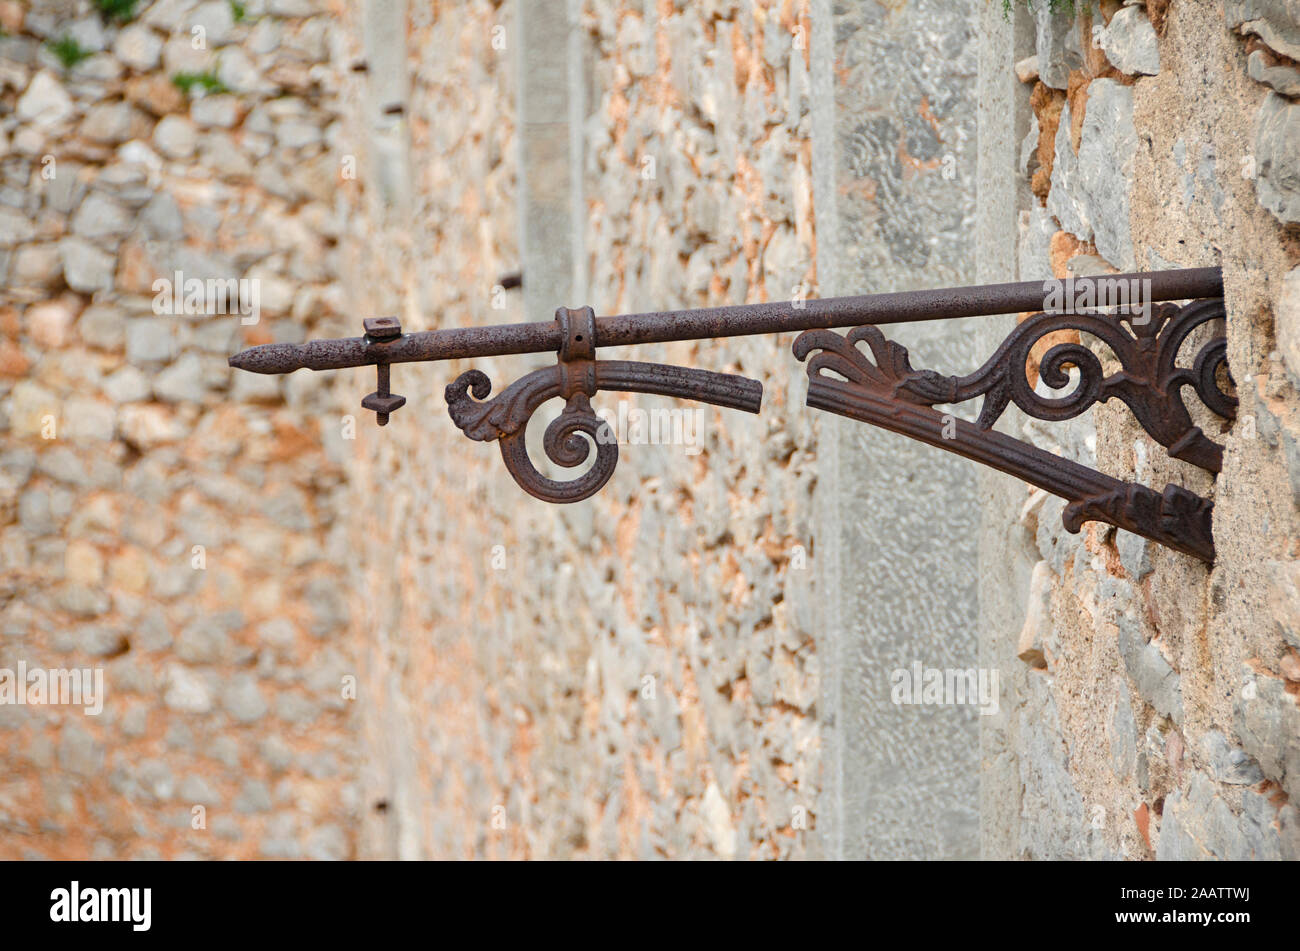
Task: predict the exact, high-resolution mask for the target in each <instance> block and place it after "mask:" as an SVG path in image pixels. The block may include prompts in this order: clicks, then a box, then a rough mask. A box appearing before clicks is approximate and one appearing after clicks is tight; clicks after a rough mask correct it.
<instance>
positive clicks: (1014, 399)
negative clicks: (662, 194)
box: [794, 299, 1237, 562]
mask: <svg viewBox="0 0 1300 951" xmlns="http://www.w3.org/2000/svg"><path fill="white" fill-rule="evenodd" d="M1149 315H1150V319H1149V320H1144V319H1142V318H1141V316H1140V315H1139V314H1136V313H1132V312H1129V311H1122V312H1120V313H1119V314H1118V315H1116V316H1114V317H1111V316H1107V315H1104V314H1096V313H1078V314H1048V313H1040V314H1035V315H1034V316H1032V317H1030V318H1029V319H1027V320H1025V321H1024V322H1023V323H1021V324H1020V325H1019V326H1017V327H1016V329H1015V330H1014V331H1012V332H1011V334H1010V335H1009V336H1008V337H1007V339H1006V340H1005V341H1003V343H1002V345H1001V346H1000V347H998V349H997V352H996V353H994V355H993V356H992V357H991V358H990V359H989V360H988V362H986V363H985V364H984V365H983V366H982V367H980V368H979V369H978V370H976V371H975V372H974V373H972V374H970V375H968V376H944V375H942V374H940V373H935V372H934V371H932V370H916V369H913V367H912V365H911V361H910V360H909V358H908V354H907V350H906V349H905V348H904V347H902V346H900V345H899V344H897V343H894V342H892V341H890V340H886V339H885V336H884V334H882V333H881V332H880V330H879V329H878V328H876V327H875V326H864V327H856V328H854V329H853V330H851V331H849V333H848V334H847V335H845V336H841V335H840V334H837V333H834V332H833V331H830V330H810V331H807V332H805V333H803V334H801V335H800V336H799V337H798V338H797V339H796V340H795V342H794V354H795V356H796V357H798V358H799V359H800V360H806V361H807V364H808V379H809V384H808V405H809V406H812V407H815V408H818V409H825V410H828V411H830V412H833V413H838V414H839V415H841V416H847V417H849V418H851V419H857V420H860V421H862V422H867V423H871V424H873V425H876V426H880V427H882V428H885V429H888V430H891V431H893V432H898V433H902V434H903V435H906V436H910V437H911V438H913V439H919V440H921V441H922V442H926V443H929V444H930V445H933V446H936V447H938V448H941V449H945V450H947V451H949V452H954V453H957V454H958V455H961V456H964V457H966V458H968V459H973V460H975V461H976V462H979V463H981V464H983V465H987V466H991V467H993V468H995V469H1000V470H1001V471H1003V472H1008V473H1011V474H1012V475H1015V476H1018V477H1019V478H1022V479H1024V480H1025V481H1027V482H1030V483H1032V484H1034V485H1037V486H1040V487H1042V488H1044V489H1046V490H1047V491H1049V492H1052V493H1054V494H1056V495H1059V496H1060V497H1062V498H1064V499H1066V500H1067V501H1069V503H1070V504H1069V505H1068V506H1067V507H1066V510H1065V513H1064V520H1065V526H1066V528H1067V529H1069V530H1070V531H1071V532H1077V531H1078V530H1079V527H1080V525H1081V524H1082V523H1083V522H1085V521H1088V520H1099V521H1104V522H1108V523H1110V524H1112V525H1115V526H1118V527H1119V528H1123V529H1125V530H1127V531H1131V532H1135V533H1137V534H1139V535H1143V536H1145V537H1147V538H1150V539H1152V540H1154V541H1157V542H1159V543H1160V544H1162V545H1166V546H1168V547H1170V548H1173V549H1176V550H1178V551H1182V552H1186V553H1187V554H1190V555H1194V556H1196V557H1198V558H1201V559H1202V560H1204V561H1207V562H1212V561H1213V560H1214V542H1213V538H1212V536H1211V532H1210V528H1211V512H1212V509H1213V506H1212V503H1210V502H1209V501H1208V500H1207V499H1203V498H1201V497H1200V496H1198V495H1196V494H1195V493H1193V492H1190V491H1188V490H1187V489H1184V488H1181V487H1180V486H1174V485H1171V486H1167V487H1166V488H1165V490H1164V492H1163V494H1161V493H1159V492H1156V491H1154V490H1152V489H1149V488H1147V487H1146V486H1142V485H1135V484H1132V483H1125V482H1121V481H1120V480H1118V479H1115V478H1112V477H1111V476H1107V475H1104V474H1102V473H1100V472H1097V471H1095V470H1093V469H1089V468H1088V467H1086V466H1082V465H1080V464H1078V463H1076V462H1074V461H1072V460H1069V459H1064V458H1061V457H1060V456H1056V455H1054V454H1052V453H1050V452H1047V451H1045V450H1043V449H1039V448H1038V447H1036V446H1032V445H1030V444H1028V443H1025V442H1022V441H1021V440H1017V439H1013V438H1012V437H1010V436H1007V435H1006V434H1004V433H999V432H996V431H995V430H993V424H994V423H996V422H997V420H998V418H999V417H1000V416H1001V415H1002V413H1003V412H1005V410H1006V408H1007V406H1009V405H1010V404H1011V403H1015V404H1016V406H1018V407H1019V408H1020V409H1021V410H1023V411H1024V412H1025V413H1026V414H1028V415H1029V416H1033V417H1035V418H1037V419H1045V420H1064V419H1070V418H1072V417H1075V416H1078V415H1079V414H1081V413H1083V412H1084V411H1086V410H1087V409H1088V408H1089V407H1090V406H1092V405H1093V404H1095V403H1099V402H1104V401H1106V400H1109V399H1112V398H1118V399H1120V400H1122V401H1123V402H1124V403H1125V404H1126V405H1127V406H1128V407H1129V409H1130V410H1131V411H1132V412H1133V415H1134V416H1135V417H1136V418H1137V420H1138V422H1139V423H1141V425H1142V427H1143V428H1144V429H1145V430H1146V431H1147V432H1148V433H1150V434H1151V436H1152V437H1153V438H1154V439H1156V440H1157V441H1159V442H1160V443H1161V444H1162V445H1164V446H1165V447H1167V448H1168V450H1169V454H1170V455H1171V456H1173V457H1175V458H1178V459H1182V460H1185V461H1187V462H1190V463H1192V464H1194V465H1197V466H1200V467H1201V468H1203V469H1207V470H1209V471H1210V472H1218V471H1219V469H1220V468H1221V466H1222V462H1223V447H1222V446H1220V445H1218V444H1217V443H1215V442H1212V441H1211V440H1210V439H1209V438H1208V437H1206V436H1205V434H1204V433H1203V432H1201V430H1200V429H1199V428H1198V427H1197V426H1196V425H1195V424H1193V422H1192V419H1191V415H1190V414H1189V413H1188V411H1187V406H1186V405H1185V404H1184V402H1183V395H1182V389H1183V387H1184V386H1190V387H1192V389H1194V390H1195V391H1196V393H1197V395H1198V396H1199V397H1200V399H1201V401H1202V402H1203V403H1204V404H1205V405H1206V406H1207V407H1208V408H1209V409H1210V410H1212V411H1213V412H1215V413H1217V414H1218V415H1220V416H1223V417H1227V418H1231V417H1233V416H1235V414H1236V405H1237V400H1236V398H1235V397H1234V396H1232V395H1230V394H1229V393H1226V392H1224V391H1223V390H1222V389H1221V388H1220V385H1219V374H1220V371H1226V369H1227V364H1226V353H1227V344H1226V340H1225V339H1224V337H1223V336H1221V335H1220V336H1215V337H1214V338H1213V339H1211V340H1210V341H1209V342H1207V343H1206V344H1205V345H1204V346H1203V347H1202V348H1201V350H1200V352H1199V353H1198V354H1197V355H1196V358H1195V360H1194V361H1193V365H1192V366H1191V367H1180V366H1178V363H1177V361H1178V352H1179V350H1180V348H1181V347H1182V345H1183V343H1184V342H1185V341H1186V340H1187V337H1188V335H1189V334H1191V333H1192V331H1194V330H1195V329H1196V328H1197V327H1199V326H1201V325H1202V324H1205V323H1207V322H1208V321H1211V320H1214V319H1216V318H1222V317H1223V316H1224V308H1223V301H1222V300H1219V299H1211V300H1198V301H1194V302H1192V303H1190V304H1187V305H1186V306H1183V307H1179V306H1177V305H1173V304H1159V305H1153V306H1152V307H1151V309H1150V311H1149ZM1059 330H1078V331H1082V332H1084V333H1087V334H1090V335H1092V336H1094V337H1096V338H1097V339H1099V340H1101V341H1102V342H1103V343H1104V344H1105V345H1106V346H1107V347H1109V348H1110V350H1111V351H1112V353H1114V355H1115V357H1116V359H1117V360H1118V362H1119V364H1120V370H1119V371H1118V372H1116V373H1112V374H1110V375H1107V374H1106V373H1105V371H1104V369H1103V367H1102V363H1101V360H1099V359H1098V357H1097V356H1096V354H1094V353H1093V352H1092V350H1090V349H1089V348H1088V347H1086V346H1084V345H1082V344H1079V343H1061V344H1057V345H1055V346H1053V347H1051V348H1050V349H1049V350H1048V351H1047V353H1046V354H1045V355H1044V357H1043V360H1042V363H1041V364H1040V367H1039V374H1040V377H1041V379H1042V380H1043V382H1044V383H1046V384H1047V386H1049V387H1050V388H1052V389H1054V390H1061V389H1064V388H1065V387H1068V386H1069V385H1070V374H1068V373H1067V372H1066V368H1067V367H1071V366H1072V367H1075V368H1076V369H1077V370H1078V379H1077V381H1076V382H1075V385H1074V387H1073V389H1072V390H1070V392H1069V393H1067V394H1065V395H1064V396H1060V397H1045V396H1042V395H1040V394H1039V393H1037V392H1035V391H1034V388H1033V387H1032V386H1031V385H1030V382H1029V377H1028V375H1027V369H1026V368H1027V365H1028V360H1029V354H1030V350H1031V349H1032V348H1033V346H1034V344H1036V343H1037V342H1038V341H1040V340H1042V339H1043V338H1044V337H1045V336H1047V335H1048V334H1051V333H1055V332H1056V331H1059ZM859 343H865V344H866V345H867V347H868V349H869V350H870V357H869V356H868V354H867V353H866V352H864V351H863V350H862V349H861V348H859V347H858V344H859ZM841 378H842V379H841ZM978 396H983V397H984V404H983V406H982V407H981V410H980V415H979V419H978V421H977V422H976V423H974V424H971V423H968V422H966V421H964V420H956V421H951V425H950V419H948V420H946V419H945V417H944V416H943V415H942V414H940V413H939V412H938V411H937V410H935V409H934V408H933V407H934V406H936V405H940V404H950V403H962V402H965V401H966V400H970V399H974V398H975V397H978Z"/></svg>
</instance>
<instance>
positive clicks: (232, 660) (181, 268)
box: [0, 0, 357, 858]
mask: <svg viewBox="0 0 1300 951" xmlns="http://www.w3.org/2000/svg"><path fill="white" fill-rule="evenodd" d="M135 12H136V15H135V16H134V17H133V18H132V19H130V20H129V21H128V22H117V21H114V20H112V19H105V18H104V17H102V16H101V15H100V14H99V13H98V12H97V10H95V9H94V8H93V7H92V5H91V4H90V3H89V2H85V0H33V2H31V3H14V2H12V0H7V2H4V3H2V4H0V26H3V34H0V177H2V181H0V274H3V275H4V280H3V289H2V290H0V330H2V333H3V337H2V338H0V426H2V427H3V440H4V449H3V453H2V455H0V526H2V527H0V559H2V561H3V572H0V575H2V577H3V579H4V580H3V599H2V601H3V607H0V624H2V625H3V629H2V631H0V634H2V635H3V636H0V668H5V669H8V670H11V671H12V670H14V669H15V668H17V666H18V664H19V663H20V662H21V663H24V664H26V665H27V667H28V668H83V667H85V668H100V669H102V671H103V673H104V685H105V691H106V696H105V699H104V706H103V711H102V713H100V714H99V715H98V716H90V715H84V714H83V713H82V712H81V710H80V709H78V708H75V707H66V706H64V707H60V706H43V707H23V706H12V705H2V706H0V761H3V763H4V769H3V777H2V778H0V857H4V858H86V857H94V858H147V857H162V858H184V857H247V858H256V857H300V856H301V857H313V858H346V857H349V856H353V855H355V854H356V851H355V842H354V835H353V833H352V831H351V830H352V825H353V817H354V815H355V810H356V804H355V802H354V791H355V788H356V787H355V777H356V768H357V767H356V761H357V754H356V746H355V743H354V742H353V736H354V734H355V720H354V717H353V715H352V711H351V709H350V707H349V704H348V701H347V700H346V699H345V695H346V693H345V691H346V684H347V680H346V678H354V675H355V668H354V661H353V656H352V651H351V649H350V647H349V645H348V641H347V639H346V637H345V635H346V632H347V626H346V622H347V616H348V615H347V605H346V604H345V601H344V598H343V597H342V594H341V592H342V591H343V589H344V581H345V579H344V572H343V568H342V566H343V564H344V563H345V562H346V560H347V550H346V547H345V542H346V539H345V537H344V536H343V535H342V534H340V533H339V532H338V531H337V530H336V529H337V528H338V526H339V523H338V522H337V521H336V513H337V512H338V506H339V504H340V502H341V501H342V499H343V496H344V493H345V491H346V490H345V489H344V487H343V477H344V470H343V468H342V466H341V465H340V462H339V459H338V458H337V454H336V455H335V456H331V455H329V454H327V453H326V452H325V451H324V450H323V445H322V427H323V426H326V425H332V424H333V422H334V417H333V416H332V415H330V416H328V417H325V422H324V423H323V422H322V415H321V414H322V410H323V409H324V408H326V407H328V406H330V405H331V401H330V398H329V397H328V395H327V391H326V389H325V387H324V384H325V382H326V381H325V379H324V378H322V377H314V378H313V377H312V376H307V375H300V376H298V377H293V378H288V379H278V378H274V377H256V376H252V375H250V374H234V373H233V372H232V371H231V370H230V369H229V368H228V367H227V366H226V358H227V356H228V355H229V354H230V353H232V352H233V351H234V350H236V349H238V348H239V347H241V346H243V345H246V344H252V343H262V342H268V341H272V340H299V339H302V338H304V337H305V336H306V335H308V334H312V335H320V334H322V333H333V332H335V331H336V330H337V329H338V328H337V325H336V324H335V323H334V322H333V319H334V318H335V317H336V315H337V314H338V313H339V312H340V304H341V298H340V297H339V293H338V288H337V286H336V284H335V282H334V273H335V270H336V267H337V262H336V255H337V249H336V243H337V237H338V235H339V233H340V231H341V227H342V221H341V219H340V217H339V214H338V208H337V206H336V203H335V193H336V190H337V187H338V182H339V163H338V159H337V158H335V157H334V156H333V155H332V154H331V152H330V142H331V140H332V138H333V136H334V132H335V125H334V115H335V106H334V94H335V88H334V87H335V81H334V76H335V75H336V71H334V70H331V69H329V68H327V66H328V64H329V62H330V55H331V50H330V46H329V42H328V40H329V36H330V15H329V14H328V13H326V11H324V10H323V9H322V8H321V7H319V6H317V5H316V4H315V3H312V2H309V0H247V2H246V3H244V4H243V5H242V6H238V7H237V6H236V5H234V4H230V3H227V2H226V0H220V2H206V3H202V4H199V3H196V2H191V0H159V2H157V3H152V4H151V3H145V2H142V3H140V4H138V5H137V9H136V11H135ZM236 12H238V13H239V14H240V16H239V18H238V19H237V18H236ZM56 50H61V51H62V52H63V54H64V58H63V59H60V57H59V56H57V55H56ZM178 77H180V78H179V79H178ZM186 77H190V79H189V80H188V81H187V79H186ZM194 77H198V78H194ZM186 85H188V87H189V88H188V90H185V89H182V88H181V87H182V86H186ZM205 89H206V91H207V94H204V91H205ZM177 272H180V273H181V274H182V275H183V279H184V280H186V281H191V280H207V279H219V280H222V281H226V280H231V279H235V280H237V279H248V280H255V281H256V282H257V284H256V287H257V288H258V290H257V291H256V292H250V293H256V294H257V295H258V298H260V306H259V308H258V310H259V311H260V314H259V313H257V312H255V311H253V309H252V308H249V309H248V311H247V313H246V314H245V315H244V316H241V315H240V314H235V315H233V316H229V315H223V314H222V312H221V311H222V310H224V308H210V307H208V305H207V302H206V300H205V301H204V302H203V303H202V304H195V305H194V306H193V307H189V308H183V309H184V310H186V312H185V313H176V312H175V311H174V309H169V308H168V307H167V306H165V305H167V304H169V303H171V299H170V297H169V295H167V294H165V293H164V294H162V295H161V297H159V288H158V287H156V286H155V284H154V282H155V281H156V280H159V279H165V280H168V281H173V280H175V276H176V274H177ZM246 286H247V287H249V288H252V287H253V286H254V285H252V284H250V285H246ZM258 298H252V297H251V296H246V297H245V298H243V300H244V301H245V303H250V304H251V303H252V302H253V301H254V300H257V299H258ZM254 317H256V318H257V319H256V320H254V319H253V318H254Z"/></svg>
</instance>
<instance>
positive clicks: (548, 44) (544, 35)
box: [516, 0, 586, 320]
mask: <svg viewBox="0 0 1300 951" xmlns="http://www.w3.org/2000/svg"><path fill="white" fill-rule="evenodd" d="M576 6H577V4H576V2H575V0H528V2H526V3H520V4H519V5H518V7H517V8H516V9H517V11H518V12H517V16H518V20H517V22H518V37H519V43H518V46H519V66H520V68H519V148H520V156H519V158H520V161H519V168H520V182H519V208H520V217H521V220H520V234H521V235H522V240H521V242H520V244H521V250H522V260H521V264H522V268H523V274H524V319H525V320H551V319H553V318H554V316H555V308H557V307H559V306H561V305H564V306H570V307H578V306H581V305H582V304H583V303H585V301H583V300H582V299H581V298H582V297H583V296H584V295H585V293H586V287H585V281H584V279H583V277H582V276H581V274H582V273H584V270H583V268H582V267H581V263H582V255H581V250H580V248H581V241H582V234H583V233H584V231H585V220H584V219H583V218H582V217H581V207H582V206H581V201H582V179H581V167H582V166H581V155H582V148H581V142H582V140H581V135H582V113H583V108H584V103H583V102H582V95H581V90H582V88H583V80H582V76H583V73H582V61H581V45H580V44H581V37H580V36H579V35H578V32H577V30H575V29H574V23H575V22H576Z"/></svg>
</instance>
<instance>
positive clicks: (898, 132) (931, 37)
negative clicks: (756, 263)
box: [812, 0, 987, 859]
mask: <svg viewBox="0 0 1300 951" xmlns="http://www.w3.org/2000/svg"><path fill="white" fill-rule="evenodd" d="M976 13H977V7H976V6H973V5H971V4H967V3H962V2H952V0H930V2H925V0H912V2H906V3H902V4H899V3H891V4H884V3H877V2H866V3H857V4H832V3H831V2H830V0H814V2H813V5H812V14H813V54H814V55H813V57H812V62H813V69H814V75H813V102H814V106H813V110H814V142H813V146H814V162H813V165H814V178H815V182H814V190H815V201H816V210H817V250H818V261H817V266H818V279H819V283H820V292H821V294H822V295H823V296H832V295H839V294H860V293H869V292H878V291H895V290H907V289H913V288H923V287H935V286H943V285H951V284H966V283H972V282H973V279H974V276H975V272H976V253H975V249H976V243H975V242H974V241H972V234H971V232H972V227H971V225H972V222H973V221H974V217H975V184H976V177H977V169H976V159H975V157H976V134H975V133H976V122H975V114H976V109H977V105H976V49H977V38H976V35H975V21H976V16H975V14H976ZM936 38H937V40H938V42H937V43H936ZM882 63H888V64H889V68H888V69H882V68H880V64H882ZM972 329H973V328H972V327H971V326H970V324H969V322H966V323H962V322H948V321H946V322H936V323H929V324H917V325H911V326H908V327H905V328H890V329H889V330H888V331H887V332H888V334H889V335H890V336H891V337H892V338H893V339H895V340H897V341H899V342H900V343H902V344H903V345H904V346H907V347H908V348H909V349H910V350H911V352H912V354H913V358H914V360H913V365H915V366H918V367H920V366H924V367H932V368H934V369H939V370H944V371H946V372H967V371H969V370H971V369H973V368H974V367H975V366H977V365H978V362H979V361H980V360H981V359H983V357H984V356H986V355H987V354H986V353H984V351H982V350H981V349H980V347H979V346H978V343H977V341H976V339H975V336H974V335H973V333H972ZM959 412H960V414H961V415H963V416H970V415H972V414H973V411H972V410H970V409H963V410H960V411H959ZM818 463H819V481H818V486H817V494H818V514H817V518H818V528H817V533H816V534H817V538H818V545H819V550H818V551H817V553H816V554H817V557H816V559H815V570H816V573H817V574H816V584H817V587H818V590H819V595H818V600H819V602H820V605H821V611H822V617H821V619H820V625H819V630H820V641H819V643H818V656H819V658H820V659H821V667H822V670H823V672H824V673H823V683H824V687H823V714H822V719H823V731H824V732H823V737H824V740H823V743H824V752H823V756H824V759H823V762H824V764H825V765H824V775H823V797H822V803H821V804H820V807H819V811H818V828H819V829H820V830H822V833H823V835H824V836H825V854H826V855H827V857H834V858H949V859H959V858H973V857H975V855H976V854H977V851H978V846H977V838H978V837H977V826H978V817H977V798H978V779H977V769H978V766H979V759H978V725H977V722H976V721H977V720H978V714H977V712H976V710H975V708H973V707H971V706H941V705H940V706H924V705H916V706H911V705H900V704H896V703H894V702H893V700H892V699H891V692H892V683H891V677H892V676H893V674H894V672H895V671H898V670H901V669H910V668H911V667H912V665H913V664H914V663H916V662H920V663H921V665H922V666H923V667H925V668H960V669H970V668H975V667H977V666H978V658H977V642H976V636H975V625H976V619H977V604H976V582H977V577H978V573H977V552H976V537H977V533H978V526H979V502H978V495H977V492H976V488H975V487H976V484H977V472H976V467H975V466H974V464H973V463H969V462H967V461H965V460H963V459H960V458H958V457H956V456H952V455H948V454H946V453H942V452H939V451H936V450H935V449H932V448H929V447H927V446H924V445H922V444H920V443H916V442H913V441H911V440H908V439H907V438H905V437H902V436H898V435H894V434H891V433H887V432H884V431H881V430H876V429H874V428H872V427H869V426H865V425H863V424H860V423H854V422H850V421H847V420H841V419H839V418H837V417H830V416H828V417H826V418H825V419H824V420H823V422H822V429H821V437H820V440H819V444H818Z"/></svg>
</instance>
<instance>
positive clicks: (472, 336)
mask: <svg viewBox="0 0 1300 951" xmlns="http://www.w3.org/2000/svg"><path fill="white" fill-rule="evenodd" d="M1133 281H1139V282H1141V284H1140V285H1139V289H1140V297H1139V298H1138V299H1137V300H1135V301H1132V303H1135V304H1145V303H1154V302H1159V301H1172V300H1193V299H1197V298H1213V297H1222V296H1223V272H1222V271H1221V269H1219V268H1217V267H1204V268H1187V269H1184V270H1176V271H1150V272H1145V273H1134V274H1111V275H1104V276H1101V277H1078V278H1073V279H1072V293H1067V299H1069V300H1078V299H1080V297H1081V296H1089V297H1090V299H1091V300H1094V301H1097V300H1102V299H1103V298H1101V297H1100V296H1099V295H1101V294H1108V293H1111V291H1110V290H1109V288H1114V287H1117V286H1118V285H1117V284H1116V283H1112V282H1125V283H1127V284H1128V286H1129V287H1132V286H1133V285H1132V284H1131V283H1129V282H1133ZM1060 283H1062V284H1064V283H1065V282H1060ZM1046 284H1047V282H1044V281H1022V282H1019V283H1013V284H983V285H976V286H974V287H946V288H938V289H935V290H923V291H901V292H896V293H891V294H863V295H858V296H855V297H828V298H822V299H816V300H806V301H781V302H776V303H768V304H741V305H736V306H731V307H705V308H701V309H698V310H679V311H664V312H657V313H646V314H625V315H623V316H618V317H598V318H596V346H597V347H624V346H629V345H632V344H643V343H664V342H667V341H670V340H699V339H705V338H711V337H739V336H749V335H753V334H775V333H787V332H798V331H804V330H816V329H824V328H832V327H857V326H861V325H863V324H899V323H911V322H915V321H921V320H948V319H951V318H957V317H981V316H993V315H997V314H1016V313H1023V312H1025V311H1035V312H1037V311H1044V310H1047V309H1048V307H1047V287H1046ZM1099 285H1101V286H1099ZM1102 306H1105V305H1102ZM1061 309H1063V310H1067V311H1068V310H1069V309H1070V308H1069V307H1065V308H1061ZM562 338H563V335H562V333H561V330H560V327H559V324H558V323H557V322H555V321H549V322H537V323H528V324H496V325H492V326H487V327H457V328H451V329H446V330H425V331H419V332H416V333H411V334H406V335H404V336H402V337H398V338H397V339H394V340H391V341H388V342H378V341H372V340H369V339H368V338H366V337H346V338H341V339H335V340H313V341H309V342H307V343H270V344H264V345H262V346H259V347H252V348H250V349H248V350H245V351H243V352H242V353H237V354H235V355H234V356H233V357H231V358H230V365H231V366H232V367H236V368H238V369H241V370H251V371H253V372H254V373H290V372H292V371H294V370H300V369H309V370H339V369H342V368H344V367H357V366H367V365H369V364H372V363H414V362H418V361H423V360H459V359H466V358H471V357H489V356H502V355H505V354H517V353H546V352H555V351H558V350H559V349H560V343H561V341H562Z"/></svg>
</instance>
